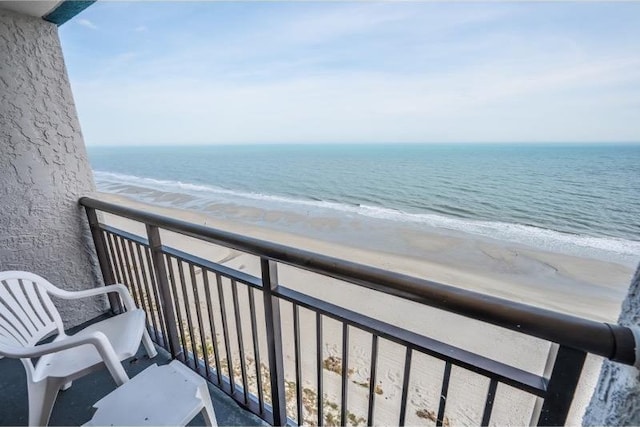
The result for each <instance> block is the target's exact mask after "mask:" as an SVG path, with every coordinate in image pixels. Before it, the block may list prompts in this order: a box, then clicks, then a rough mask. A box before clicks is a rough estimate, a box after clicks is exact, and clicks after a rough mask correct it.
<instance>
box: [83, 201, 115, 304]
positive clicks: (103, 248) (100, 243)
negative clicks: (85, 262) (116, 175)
mask: <svg viewBox="0 0 640 427" xmlns="http://www.w3.org/2000/svg"><path fill="white" fill-rule="evenodd" d="M85 212H86V214H87V220H88V222H89V229H90V230H91V236H92V237H93V245H94V246H95V249H96V255H97V257H98V264H99V265H100V271H101V272H102V280H103V281H104V284H105V285H112V284H114V283H115V280H114V276H113V271H112V269H111V264H110V263H109V256H108V254H107V251H108V249H107V242H106V241H105V238H104V234H103V233H102V230H101V228H100V222H99V221H98V215H97V214H96V210H95V209H93V208H85ZM107 297H108V298H109V306H110V307H111V311H112V312H113V313H115V314H117V313H121V312H122V306H121V304H120V299H119V298H118V295H117V294H114V293H112V292H110V293H108V294H107Z"/></svg>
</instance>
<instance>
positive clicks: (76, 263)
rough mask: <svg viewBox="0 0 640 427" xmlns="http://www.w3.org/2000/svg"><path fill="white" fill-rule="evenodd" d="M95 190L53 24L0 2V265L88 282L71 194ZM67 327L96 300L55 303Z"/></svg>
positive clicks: (82, 233) (78, 284) (93, 274)
mask: <svg viewBox="0 0 640 427" xmlns="http://www.w3.org/2000/svg"><path fill="white" fill-rule="evenodd" d="M94 189H95V184H94V182H93V175H92V172H91V167H90V165H89V162H88V159H87V153H86V150H85V146H84V141H83V139H82V134H81V132H80V124H79V123H78V117H77V114H76V108H75V105H74V102H73V96H72V93H71V88H70V86H69V79H68V77H67V72H66V68H65V64H64V59H63V56H62V50H61V46H60V40H59V38H58V28H57V27H56V26H55V25H54V24H51V23H49V22H46V21H44V20H42V19H40V18H32V17H28V16H25V15H20V14H17V13H14V12H10V11H7V10H3V9H2V4H1V3H0V270H27V271H32V272H34V273H36V274H40V275H41V276H43V277H45V278H47V279H48V280H49V281H51V282H52V283H54V284H56V285H57V286H60V287H62V288H65V289H69V290H77V289H84V288H90V287H94V286H96V281H99V279H98V274H97V272H98V271H99V270H98V269H97V267H96V261H95V256H94V252H93V245H92V243H91V239H90V234H89V232H88V227H87V225H86V220H85V217H84V212H83V210H82V209H80V208H79V207H78V204H77V201H78V198H79V197H80V196H81V195H83V194H86V193H88V192H91V191H93V190H94ZM58 306H59V308H60V312H61V313H62V315H63V319H64V320H65V321H66V322H67V325H68V326H73V325H75V324H78V323H80V322H83V321H86V320H87V319H89V318H92V317H95V316H96V315H97V314H98V313H100V312H102V311H104V309H105V308H106V305H105V301H104V299H96V300H88V301H82V302H74V303H71V302H65V303H64V304H58Z"/></svg>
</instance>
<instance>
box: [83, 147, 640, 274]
mask: <svg viewBox="0 0 640 427" xmlns="http://www.w3.org/2000/svg"><path fill="white" fill-rule="evenodd" d="M88 151H89V157H90V160H91V164H92V167H93V169H94V174H95V179H96V184H97V187H98V189H99V190H101V191H105V192H110V193H116V194H120V195H124V196H127V197H131V198H134V199H137V200H140V201H143V202H150V203H154V204H160V205H164V206H169V207H176V208H182V209H191V210H196V211H202V212H206V213H212V212H217V213H218V214H220V215H226V216H228V218H226V219H234V218H233V216H234V213H237V212H238V210H231V211H230V210H229V209H226V210H225V209H219V208H220V207H223V206H226V207H228V206H230V205H232V206H237V207H239V208H243V207H244V208H247V209H253V210H254V211H255V210H256V209H258V210H261V211H265V212H269V211H277V212H281V213H282V212H284V213H285V214H286V213H287V212H288V213H291V214H296V215H298V216H300V215H302V216H304V217H305V218H310V219H312V218H325V219H327V218H328V219H334V220H336V221H344V220H345V219H349V222H348V223H345V224H347V225H345V226H344V227H343V230H342V231H340V230H335V229H334V230H332V231H331V230H329V231H327V230H326V229H325V230H321V232H320V233H319V232H318V230H317V229H315V230H312V228H313V227H307V229H306V230H305V226H304V224H302V225H300V224H299V221H298V223H297V224H296V225H295V228H296V230H295V231H297V232H301V233H303V234H305V232H306V231H308V233H307V234H310V235H312V236H313V237H321V234H322V233H325V234H326V233H327V232H333V233H343V232H344V231H345V230H346V229H350V230H351V229H353V228H354V227H352V225H353V224H354V221H357V223H358V224H360V226H359V227H356V228H357V230H356V231H353V230H351V231H353V232H352V233H351V235H350V236H349V237H350V238H358V236H355V237H354V233H355V234H357V233H361V236H360V237H361V238H366V234H367V233H368V231H367V230H375V229H377V228H379V227H387V228H388V227H392V226H393V225H394V224H397V225H403V226H410V227H414V228H416V227H417V228H423V229H425V230H440V231H447V230H448V231H452V232H457V233H465V234H467V235H471V236H477V237H484V238H491V239H498V240H502V241H505V242H512V243H518V244H525V245H528V246H531V247H534V248H539V249H543V250H550V251H556V252H561V253H567V254H573V255H580V256H593V257H596V258H601V259H607V260H613V261H618V262H622V263H624V264H627V265H630V266H633V265H634V264H636V263H637V262H638V261H639V260H640V145H632V144H589V145H578V144H425V145H420V144H381V145H377V144H376V145H366V144H358V145H354V144H344V145H338V144H330V145H329V144H327V145H306V144H301V145H239V146H158V147H149V146H145V147H133V146H131V147H88ZM225 212H226V213H225ZM279 218H280V219H279V220H273V221H271V222H273V224H270V225H272V226H276V228H278V227H280V228H283V229H289V230H290V229H291V228H292V224H290V223H287V221H286V219H282V218H283V217H282V216H280V217H279ZM244 219H245V220H247V218H244ZM248 220H249V221H253V222H256V223H259V225H264V222H268V220H267V219H265V216H264V215H262V216H260V215H257V216H256V215H254V216H251V217H249V218H248ZM303 223H304V221H303ZM363 224H364V225H363ZM314 233H315V234H314Z"/></svg>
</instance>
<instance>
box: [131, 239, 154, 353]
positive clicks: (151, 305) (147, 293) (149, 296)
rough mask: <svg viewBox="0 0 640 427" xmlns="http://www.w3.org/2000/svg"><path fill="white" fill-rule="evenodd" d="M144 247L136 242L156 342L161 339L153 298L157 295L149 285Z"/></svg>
mask: <svg viewBox="0 0 640 427" xmlns="http://www.w3.org/2000/svg"><path fill="white" fill-rule="evenodd" d="M142 248H143V246H141V245H139V244H136V252H137V254H138V261H139V262H140V270H139V271H140V274H141V276H142V281H143V283H144V293H145V294H146V296H147V298H146V301H147V305H148V307H149V309H148V312H147V313H148V317H150V318H151V324H152V325H153V332H154V336H155V338H156V342H159V341H160V340H159V339H158V338H159V332H160V329H159V325H158V322H157V319H156V313H155V310H154V309H153V305H154V303H153V298H152V296H153V295H155V292H152V290H151V287H150V286H149V279H147V269H146V268H145V265H144V258H142Z"/></svg>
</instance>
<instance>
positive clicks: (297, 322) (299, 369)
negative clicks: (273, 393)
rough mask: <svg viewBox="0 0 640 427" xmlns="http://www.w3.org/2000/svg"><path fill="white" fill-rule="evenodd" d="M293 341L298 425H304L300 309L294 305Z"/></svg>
mask: <svg viewBox="0 0 640 427" xmlns="http://www.w3.org/2000/svg"><path fill="white" fill-rule="evenodd" d="M293 334H294V335H293V339H294V347H295V353H296V406H297V409H298V425H299V426H301V425H303V424H304V413H303V412H302V411H303V406H302V362H301V359H300V307H299V306H298V304H296V303H293Z"/></svg>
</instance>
